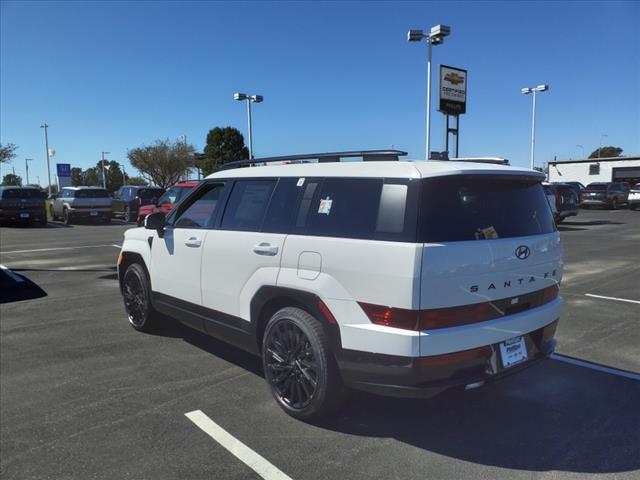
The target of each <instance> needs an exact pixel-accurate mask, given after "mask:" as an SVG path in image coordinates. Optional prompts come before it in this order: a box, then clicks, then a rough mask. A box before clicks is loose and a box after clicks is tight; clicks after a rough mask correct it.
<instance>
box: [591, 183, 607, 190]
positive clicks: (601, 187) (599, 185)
mask: <svg viewBox="0 0 640 480" xmlns="http://www.w3.org/2000/svg"><path fill="white" fill-rule="evenodd" d="M587 189H588V190H598V191H602V192H604V191H605V190H606V189H607V184H606V183H590V184H589V185H587Z"/></svg>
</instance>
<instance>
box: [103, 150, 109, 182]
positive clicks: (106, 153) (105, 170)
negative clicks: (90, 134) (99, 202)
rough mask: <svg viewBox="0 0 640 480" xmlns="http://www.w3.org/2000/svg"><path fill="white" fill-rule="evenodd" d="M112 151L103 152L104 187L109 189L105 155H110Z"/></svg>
mask: <svg viewBox="0 0 640 480" xmlns="http://www.w3.org/2000/svg"><path fill="white" fill-rule="evenodd" d="M110 153H111V152H102V187H103V188H104V189H105V190H106V189H107V169H106V168H105V166H104V162H105V158H104V156H105V155H109V154H110Z"/></svg>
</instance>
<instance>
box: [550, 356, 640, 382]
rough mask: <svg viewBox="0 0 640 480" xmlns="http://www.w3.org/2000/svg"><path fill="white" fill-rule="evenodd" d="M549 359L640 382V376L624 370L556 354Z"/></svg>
mask: <svg viewBox="0 0 640 480" xmlns="http://www.w3.org/2000/svg"><path fill="white" fill-rule="evenodd" d="M551 358H552V359H554V360H558V361H560V362H565V363H570V364H571V365H578V366H580V367H586V368H590V369H591V370H597V371H598V372H605V373H610V374H611V375H617V376H618V377H625V378H630V379H631V380H638V381H640V374H638V373H633V372H628V371H626V370H618V369H617V368H611V367H605V366H603V365H598V364H596V363H591V362H586V361H584V360H578V359H577V358H572V357H565V356H564V355H560V354H558V353H554V354H552V355H551Z"/></svg>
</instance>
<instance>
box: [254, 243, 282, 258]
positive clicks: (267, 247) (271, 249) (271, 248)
mask: <svg viewBox="0 0 640 480" xmlns="http://www.w3.org/2000/svg"><path fill="white" fill-rule="evenodd" d="M253 253H256V254H258V255H267V256H269V257H273V256H274V255H277V254H278V247H277V246H276V245H271V244H270V243H267V242H262V243H259V244H258V245H256V246H255V247H253Z"/></svg>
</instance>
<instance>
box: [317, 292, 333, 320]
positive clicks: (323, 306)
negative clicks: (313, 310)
mask: <svg viewBox="0 0 640 480" xmlns="http://www.w3.org/2000/svg"><path fill="white" fill-rule="evenodd" d="M318 308H319V309H320V311H321V312H322V314H323V315H324V317H325V318H326V319H327V322H329V323H332V324H334V325H336V324H337V323H338V322H337V321H336V317H334V316H333V313H331V310H329V307H327V305H326V304H325V303H324V302H323V301H322V299H320V298H318Z"/></svg>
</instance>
